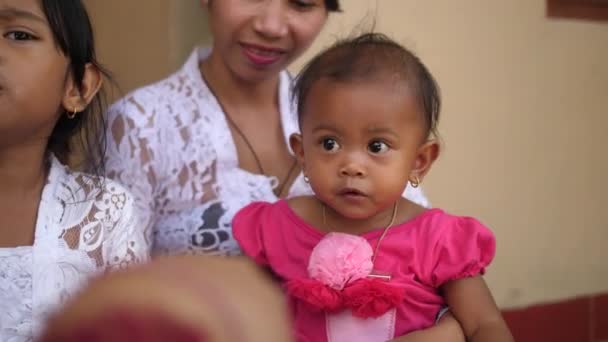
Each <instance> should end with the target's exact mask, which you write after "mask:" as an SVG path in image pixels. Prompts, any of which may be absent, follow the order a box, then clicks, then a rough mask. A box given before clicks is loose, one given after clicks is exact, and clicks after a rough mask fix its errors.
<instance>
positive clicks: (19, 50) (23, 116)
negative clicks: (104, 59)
mask: <svg viewBox="0 0 608 342" xmlns="http://www.w3.org/2000/svg"><path fill="white" fill-rule="evenodd" d="M67 75H68V60H67V58H66V57H65V56H63V54H61V53H60V51H59V50H58V49H57V47H56V46H55V42H54V39H53V34H52V32H51V29H50V27H49V24H48V22H47V19H46V17H45V15H44V13H43V12H42V9H41V8H40V5H39V1H37V0H0V146H7V145H9V144H10V145H12V144H19V143H24V142H26V143H27V142H30V141H35V140H38V139H42V141H46V140H47V139H48V137H49V135H50V133H51V131H52V130H53V127H54V126H55V123H56V122H57V119H58V118H59V115H60V112H59V108H61V106H62V100H63V98H64V93H65V88H66V87H65V85H66V82H67V80H68V77H67Z"/></svg>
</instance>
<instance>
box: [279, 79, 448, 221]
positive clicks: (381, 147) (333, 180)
mask: <svg viewBox="0 0 608 342" xmlns="http://www.w3.org/2000/svg"><path fill="white" fill-rule="evenodd" d="M300 115H302V117H301V125H302V127H301V129H302V135H301V136H297V135H295V136H293V137H292V139H291V144H292V148H293V149H294V151H295V152H296V155H297V157H298V159H299V161H300V163H301V165H302V168H303V170H304V173H305V174H306V175H307V176H308V177H309V179H310V185H311V187H312V189H313V191H314V192H315V194H316V196H317V197H318V198H319V199H320V200H321V201H322V202H324V203H325V204H326V205H328V206H329V207H330V208H331V209H333V210H334V211H335V212H337V213H339V214H340V215H341V216H342V217H345V218H348V219H368V218H372V217H374V216H375V215H378V214H380V213H382V212H384V211H386V210H392V206H393V204H394V203H395V201H397V200H398V199H399V198H400V197H401V194H402V193H403V191H404V189H405V187H406V185H407V182H408V179H409V178H410V177H414V176H417V177H419V178H422V177H423V176H424V173H425V172H426V170H428V168H429V167H430V164H431V163H432V162H433V160H434V158H436V153H437V148H438V147H437V144H436V143H435V142H433V141H431V142H427V141H426V140H425V139H426V136H425V135H426V132H425V129H424V121H423V117H422V115H421V114H420V111H419V109H418V105H417V102H416V99H415V97H414V96H412V95H411V92H410V91H409V90H408V89H407V86H406V85H399V84H395V83H394V82H392V83H391V84H384V83H379V82H375V81H372V82H371V83H369V82H368V83H352V84H349V83H338V82H332V81H328V80H319V81H317V82H316V83H315V84H314V85H313V86H312V88H311V90H310V93H309V95H308V97H307V99H306V104H305V106H304V112H303V113H301V114H300Z"/></svg>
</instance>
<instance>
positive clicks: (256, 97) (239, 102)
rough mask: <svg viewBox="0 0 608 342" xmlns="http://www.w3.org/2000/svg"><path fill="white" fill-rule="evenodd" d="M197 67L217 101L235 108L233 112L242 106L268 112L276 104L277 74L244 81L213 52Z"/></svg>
mask: <svg viewBox="0 0 608 342" xmlns="http://www.w3.org/2000/svg"><path fill="white" fill-rule="evenodd" d="M199 69H200V71H201V75H202V77H203V79H204V80H205V81H206V82H207V83H208V86H209V87H211V88H212V89H213V92H214V94H215V96H217V97H218V101H221V102H222V104H223V105H224V106H225V107H229V108H233V109H235V110H236V111H235V112H241V110H240V109H242V108H246V109H249V111H251V109H252V108H257V109H264V112H270V111H268V109H269V108H277V106H278V84H279V75H276V76H275V77H273V78H270V79H267V80H261V81H257V82H248V81H245V80H243V79H241V78H238V76H237V75H235V74H234V73H233V72H232V71H230V70H229V69H228V68H227V66H226V64H225V63H224V61H222V60H221V57H220V56H218V55H215V54H214V53H213V52H212V53H211V55H210V56H209V58H207V59H206V60H204V61H202V62H201V63H200V64H199Z"/></svg>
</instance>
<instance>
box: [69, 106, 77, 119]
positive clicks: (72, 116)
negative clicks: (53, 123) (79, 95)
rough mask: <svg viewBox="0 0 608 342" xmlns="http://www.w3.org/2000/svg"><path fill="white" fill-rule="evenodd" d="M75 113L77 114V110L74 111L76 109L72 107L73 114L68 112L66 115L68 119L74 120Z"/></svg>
mask: <svg viewBox="0 0 608 342" xmlns="http://www.w3.org/2000/svg"><path fill="white" fill-rule="evenodd" d="M77 112H78V110H77V109H76V107H74V111H73V112H68V113H67V116H68V119H70V120H72V119H73V118H75V117H76V113H77Z"/></svg>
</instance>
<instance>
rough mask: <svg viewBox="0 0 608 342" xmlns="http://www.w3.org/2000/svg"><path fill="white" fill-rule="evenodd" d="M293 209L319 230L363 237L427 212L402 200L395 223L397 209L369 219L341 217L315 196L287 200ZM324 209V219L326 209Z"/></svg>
mask: <svg viewBox="0 0 608 342" xmlns="http://www.w3.org/2000/svg"><path fill="white" fill-rule="evenodd" d="M288 203H289V206H290V207H291V209H292V210H293V211H294V212H295V213H296V214H297V215H298V216H300V218H302V219H303V220H304V221H305V222H307V223H308V224H310V225H311V226H313V227H315V228H316V229H318V230H320V231H322V232H325V233H329V232H340V233H347V234H353V235H361V234H365V233H368V232H371V231H375V230H382V229H385V228H386V227H387V226H389V224H390V226H391V227H392V226H396V225H399V224H401V223H403V222H407V221H409V220H410V219H412V218H413V217H415V216H417V215H418V214H420V213H421V212H422V211H424V208H422V207H420V206H418V205H417V204H414V203H413V202H411V201H409V200H407V199H403V198H402V199H399V200H398V203H397V210H396V212H395V218H394V220H393V211H394V206H393V205H391V206H389V207H388V208H385V209H384V210H381V211H380V212H378V213H376V214H375V215H372V216H371V217H367V218H356V219H354V218H348V217H344V216H342V215H340V214H339V213H338V212H336V211H335V210H333V209H332V208H331V207H329V206H326V205H325V204H323V203H322V202H321V201H319V199H317V198H316V197H314V196H306V197H298V198H293V199H290V200H288ZM324 206H325V219H324V218H323V216H324V215H323V207H324Z"/></svg>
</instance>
